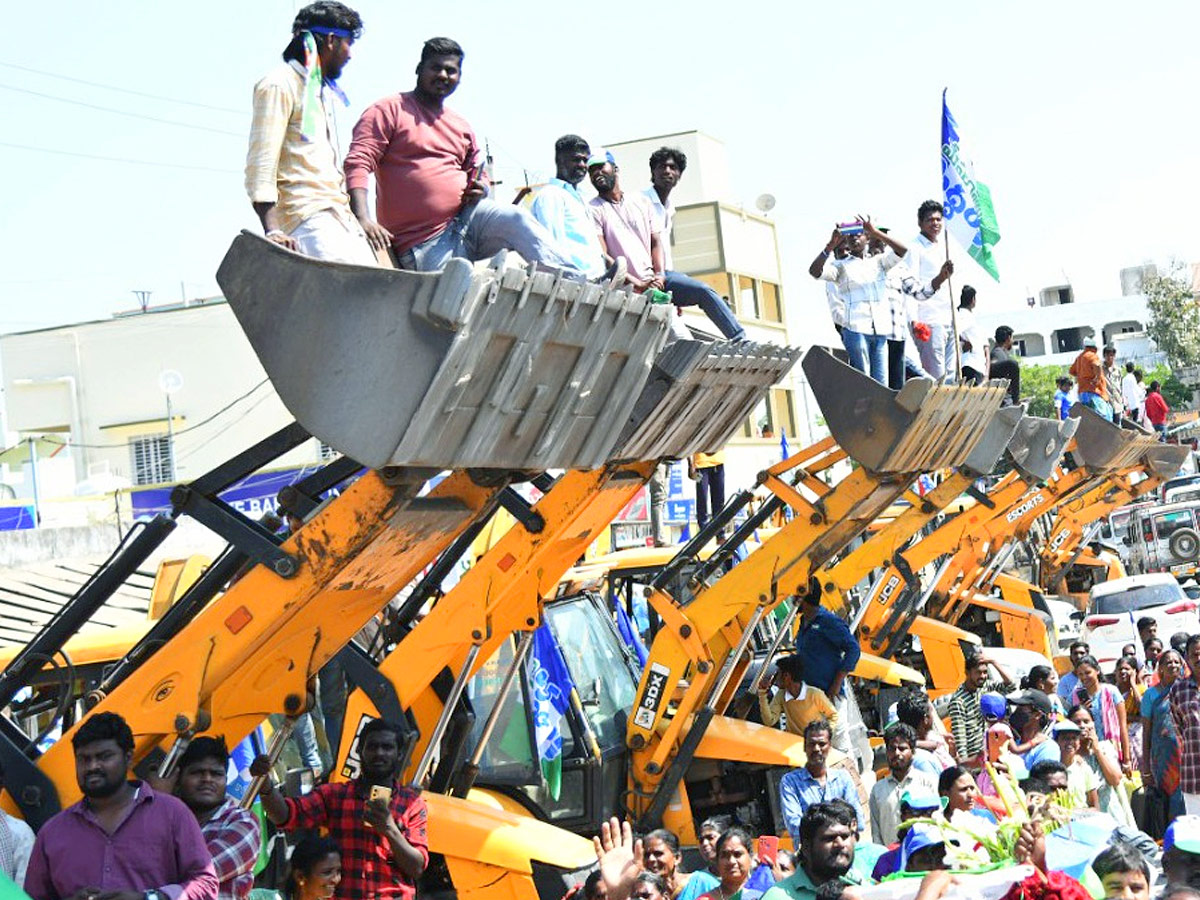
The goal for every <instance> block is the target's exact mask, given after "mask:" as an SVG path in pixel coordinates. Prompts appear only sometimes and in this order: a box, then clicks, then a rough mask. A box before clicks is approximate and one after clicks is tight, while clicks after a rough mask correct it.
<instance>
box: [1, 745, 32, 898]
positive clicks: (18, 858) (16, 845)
mask: <svg viewBox="0 0 1200 900" xmlns="http://www.w3.org/2000/svg"><path fill="white" fill-rule="evenodd" d="M3 788H4V770H3V769H0V790H3ZM33 841H34V837H33V829H32V828H30V827H29V826H28V825H26V824H25V822H24V821H23V820H21V819H18V818H16V817H14V816H10V815H9V814H8V813H6V812H5V811H4V810H2V809H0V870H2V871H3V872H4V874H5V875H7V876H8V877H9V878H11V879H12V880H13V881H14V882H16V883H17V884H18V885H23V884H24V883H25V869H26V867H27V866H28V865H29V855H30V853H32V852H33Z"/></svg>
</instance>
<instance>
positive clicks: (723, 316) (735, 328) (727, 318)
mask: <svg viewBox="0 0 1200 900" xmlns="http://www.w3.org/2000/svg"><path fill="white" fill-rule="evenodd" d="M663 280H664V281H665V282H666V284H665V287H666V289H667V290H668V291H669V292H670V293H671V302H672V303H674V304H675V305H676V306H699V307H700V309H701V310H702V311H703V312H704V314H705V315H706V316H708V320H709V321H710V322H712V323H713V324H714V325H716V326H717V330H718V331H720V332H721V334H722V335H724V336H725V337H726V338H728V339H729V340H731V341H735V340H741V339H742V338H744V337H745V336H746V329H744V328H743V327H742V326H741V325H740V324H738V320H737V319H735V318H734V317H733V311H732V310H730V308H729V306H728V304H726V302H725V301H724V300H722V299H721V295H720V294H718V293H717V292H716V291H714V290H713V289H712V288H710V287H709V286H708V285H707V284H705V283H704V282H703V281H698V280H697V279H695V278H691V277H689V276H687V275H684V274H683V273H682V272H667V273H666V274H665V277H664V279H663Z"/></svg>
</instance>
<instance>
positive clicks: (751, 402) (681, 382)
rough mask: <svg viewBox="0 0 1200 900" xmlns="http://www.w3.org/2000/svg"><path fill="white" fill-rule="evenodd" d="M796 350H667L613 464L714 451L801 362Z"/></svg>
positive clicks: (694, 346) (717, 345)
mask: <svg viewBox="0 0 1200 900" xmlns="http://www.w3.org/2000/svg"><path fill="white" fill-rule="evenodd" d="M800 352H801V351H800V350H799V349H798V348H795V347H780V346H777V345H775V344H756V343H753V342H751V341H741V342H739V343H731V342H728V341H690V340H682V341H675V342H674V343H672V344H668V345H667V346H666V347H665V348H664V349H663V350H662V352H661V353H659V354H658V358H657V359H655V361H654V367H653V369H652V370H651V372H650V378H649V380H648V381H647V382H646V386H645V387H644V388H643V389H642V393H641V396H639V397H638V400H637V403H636V404H635V405H634V407H633V412H632V413H631V414H630V416H629V421H628V422H627V423H626V424H625V428H624V429H623V430H622V432H621V436H620V438H619V439H618V440H617V446H616V449H615V450H614V451H613V458H614V460H615V461H619V462H626V461H633V460H643V459H664V458H669V459H682V458H683V457H685V456H690V455H691V454H693V453H698V452H705V451H708V452H715V451H716V450H718V449H719V448H720V447H722V446H724V444H725V442H726V441H727V440H728V439H729V438H730V437H731V436H732V435H733V433H734V432H735V431H736V430H737V429H738V428H739V427H740V426H741V424H742V422H744V421H745V420H746V417H747V416H749V415H750V414H751V413H752V412H753V411H754V406H755V404H757V403H758V401H759V400H761V399H762V397H763V395H764V394H765V393H766V392H767V390H768V389H769V388H770V387H771V386H772V385H774V384H778V383H779V381H780V379H782V378H783V376H784V375H786V374H787V373H788V371H789V370H790V369H791V368H792V366H793V365H794V364H795V362H796V360H797V359H799V358H800Z"/></svg>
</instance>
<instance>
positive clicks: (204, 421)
mask: <svg viewBox="0 0 1200 900" xmlns="http://www.w3.org/2000/svg"><path fill="white" fill-rule="evenodd" d="M270 381H271V379H269V378H264V379H263V380H262V381H260V382H259V383H258V384H256V385H255V386H254V387H252V388H250V390H248V391H246V393H244V394H242V395H241V396H240V397H236V398H234V399H233V400H230V401H229V402H228V403H226V404H225V405H224V406H222V407H221V408H220V409H218V410H217V411H216V412H215V413H213V414H212V415H211V416H209V417H208V418H207V419H201V420H200V421H199V422H197V423H196V424H195V425H189V426H188V427H187V428H181V429H179V431H176V432H175V437H179V436H180V435H181V434H187V433H188V432H191V431H195V430H196V429H197V428H203V427H204V426H205V425H207V424H209V423H210V422H211V421H212V420H213V419H215V418H217V417H218V416H220V415H222V414H224V413H227V412H229V410H231V409H233V407H235V406H237V405H238V404H239V403H241V402H242V401H243V400H245V399H246V398H247V397H249V396H250V395H251V394H253V393H254V392H255V391H257V390H258V389H259V388H260V387H262V386H263V385H264V384H269V383H270ZM264 399H265V398H264ZM257 405H258V404H257V403H256V404H255V406H257ZM253 408H254V407H251V409H253ZM238 421H240V420H238ZM39 440H43V441H46V442H47V443H50V444H60V445H62V446H64V447H86V448H87V449H88V450H118V449H121V448H123V447H128V446H129V444H128V443H119V444H81V443H78V442H76V441H64V440H60V439H59V438H57V437H55V436H54V435H49V434H44V435H42V436H41V438H39ZM23 443H25V441H18V442H17V443H16V444H13V446H12V447H6V448H5V450H0V453H3V452H5V451H6V450H11V449H13V447H19V446H20V445H21V444H23Z"/></svg>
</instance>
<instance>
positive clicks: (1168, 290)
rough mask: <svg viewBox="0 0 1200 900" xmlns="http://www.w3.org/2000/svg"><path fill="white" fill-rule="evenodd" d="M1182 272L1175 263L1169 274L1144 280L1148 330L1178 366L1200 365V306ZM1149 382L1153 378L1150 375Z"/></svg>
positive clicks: (1143, 289)
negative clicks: (1148, 313)
mask: <svg viewBox="0 0 1200 900" xmlns="http://www.w3.org/2000/svg"><path fill="white" fill-rule="evenodd" d="M1181 271H1182V267H1181V266H1174V267H1173V268H1172V269H1171V272H1170V273H1169V274H1167V275H1149V276H1147V277H1146V278H1145V279H1144V280H1143V282H1142V293H1144V294H1145V295H1146V305H1147V307H1149V310H1150V321H1149V322H1148V323H1147V325H1146V331H1147V333H1148V334H1149V335H1150V337H1151V338H1153V339H1154V343H1155V344H1157V345H1158V349H1159V350H1161V351H1162V352H1164V353H1165V354H1167V359H1168V360H1169V361H1170V363H1171V366H1172V368H1176V369H1179V368H1182V367H1184V366H1195V365H1200V308H1198V307H1197V305H1196V299H1195V298H1194V297H1193V296H1192V290H1191V287H1190V286H1189V285H1188V283H1187V282H1186V281H1184V279H1183V278H1181V277H1180V272H1181ZM1146 381H1147V382H1149V381H1150V377H1149V375H1148V374H1147V376H1146ZM1163 396H1164V397H1165V396H1166V392H1165V391H1164V392H1163ZM1167 402H1168V403H1169V402H1170V401H1169V400H1168V401H1167ZM1172 405H1174V404H1172Z"/></svg>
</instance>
